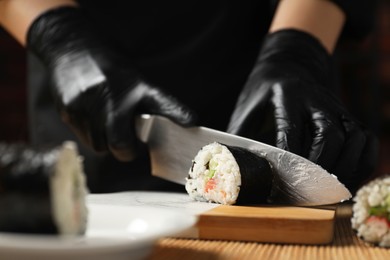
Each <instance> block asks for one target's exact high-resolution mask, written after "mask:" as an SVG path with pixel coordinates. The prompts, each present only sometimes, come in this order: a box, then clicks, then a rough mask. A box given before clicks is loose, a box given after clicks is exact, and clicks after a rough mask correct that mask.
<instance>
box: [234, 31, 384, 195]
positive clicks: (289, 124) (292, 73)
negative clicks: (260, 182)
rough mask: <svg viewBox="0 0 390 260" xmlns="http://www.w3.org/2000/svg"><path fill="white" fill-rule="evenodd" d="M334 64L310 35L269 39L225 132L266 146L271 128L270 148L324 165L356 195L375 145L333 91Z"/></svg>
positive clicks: (276, 34) (373, 159)
mask: <svg viewBox="0 0 390 260" xmlns="http://www.w3.org/2000/svg"><path fill="white" fill-rule="evenodd" d="M330 62H331V59H330V56H329V55H328V53H327V52H326V50H325V49H324V48H323V46H322V45H321V44H320V42H319V41H317V40H316V39H315V38H313V37H312V36H311V35H309V34H307V33H304V32H301V31H297V30H292V29H290V30H281V31H278V32H274V33H272V34H269V35H268V36H267V37H266V38H265V41H264V43H263V47H262V49H261V52H260V55H259V58H258V60H257V62H256V64H255V66H254V69H253V70H252V73H251V74H250V76H249V78H248V81H247V83H246V84H245V86H244V88H243V90H242V92H241V94H240V96H239V99H238V101H237V104H236V107H235V110H234V112H233V115H232V117H231V121H230V123H229V126H228V130H227V131H228V132H230V133H233V134H237V135H242V136H246V137H249V138H253V139H257V140H259V141H264V140H265V138H266V137H267V136H268V135H267V131H266V130H265V128H268V129H269V128H271V129H273V132H274V136H273V138H272V139H273V140H272V141H271V142H269V141H268V143H270V144H272V145H276V146H277V147H279V148H282V149H285V150H288V151H291V152H293V153H296V154H298V155H301V156H303V157H306V158H308V159H309V160H311V161H313V162H315V163H317V164H319V165H321V166H322V167H323V168H325V169H326V170H328V171H329V172H330V173H333V174H335V175H336V176H338V178H339V179H340V180H341V181H342V182H343V183H344V184H345V185H346V186H347V187H348V188H350V189H351V190H352V191H354V190H356V188H357V187H358V185H360V184H361V183H362V181H363V180H364V179H366V178H367V177H368V175H369V174H371V173H372V170H373V168H374V166H375V164H376V159H377V141H376V139H375V138H374V137H373V136H372V135H371V134H370V133H369V132H368V131H367V130H366V129H365V128H364V126H362V124H360V123H359V122H358V121H357V120H356V119H355V118H354V117H353V116H351V115H350V113H348V112H347V110H346V109H345V108H344V107H343V105H342V104H341V102H340V101H339V100H338V99H337V98H336V97H335V96H334V95H333V94H332V93H331V91H330V90H329V87H330V82H329V79H330V78H331V76H330ZM270 119H271V120H270ZM269 122H271V124H269ZM269 125H271V127H270V126H269Z"/></svg>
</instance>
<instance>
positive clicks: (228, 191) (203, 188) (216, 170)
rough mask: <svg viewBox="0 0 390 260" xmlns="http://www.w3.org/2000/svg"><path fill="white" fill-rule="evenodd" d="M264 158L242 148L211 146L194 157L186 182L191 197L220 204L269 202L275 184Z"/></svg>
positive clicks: (218, 144)
mask: <svg viewBox="0 0 390 260" xmlns="http://www.w3.org/2000/svg"><path fill="white" fill-rule="evenodd" d="M273 177H274V176H273V173H272V168H271V166H270V164H269V163H268V161H267V160H266V159H265V158H262V157H259V156H257V155H256V154H254V153H252V152H250V151H248V150H246V149H244V148H240V147H233V146H226V145H223V144H220V143H216V142H214V143H211V144H208V145H206V146H204V147H202V148H201V150H200V151H199V152H198V154H197V155H196V156H195V158H194V160H193V162H192V166H191V169H190V170H189V175H188V178H187V181H186V190H187V192H188V194H189V195H190V197H191V198H193V199H194V200H198V201H209V202H215V203H220V204H255V203H266V202H267V199H268V196H269V195H270V193H271V189H272V184H273Z"/></svg>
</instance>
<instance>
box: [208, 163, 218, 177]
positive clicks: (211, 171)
mask: <svg viewBox="0 0 390 260" xmlns="http://www.w3.org/2000/svg"><path fill="white" fill-rule="evenodd" d="M208 166H209V174H208V175H207V178H208V179H211V178H213V177H214V175H215V172H216V168H217V166H218V163H217V162H216V161H214V160H213V159H211V160H210V161H209V163H208Z"/></svg>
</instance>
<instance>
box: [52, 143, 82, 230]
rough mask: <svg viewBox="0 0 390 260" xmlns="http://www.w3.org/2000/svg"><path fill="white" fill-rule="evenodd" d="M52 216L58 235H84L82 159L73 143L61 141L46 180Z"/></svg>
mask: <svg viewBox="0 0 390 260" xmlns="http://www.w3.org/2000/svg"><path fill="white" fill-rule="evenodd" d="M50 186H51V187H50V188H51V199H52V200H51V203H52V213H53V216H54V221H55V224H56V226H57V228H58V233H59V234H61V235H76V234H82V233H84V232H85V229H86V225H87V215H88V210H87V206H86V195H87V193H88V190H87V188H86V181H85V175H84V171H83V167H82V158H81V157H80V156H79V155H78V151H77V146H76V144H75V143H74V142H71V141H68V142H64V144H63V145H62V147H61V148H60V150H59V153H58V155H57V158H56V163H55V169H54V174H53V176H52V178H51V180H50Z"/></svg>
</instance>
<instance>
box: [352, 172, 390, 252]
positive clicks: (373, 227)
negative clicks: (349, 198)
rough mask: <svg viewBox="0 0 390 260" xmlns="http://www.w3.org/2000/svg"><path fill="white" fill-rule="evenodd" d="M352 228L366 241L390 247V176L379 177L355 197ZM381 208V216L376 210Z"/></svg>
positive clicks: (361, 189) (360, 190)
mask: <svg viewBox="0 0 390 260" xmlns="http://www.w3.org/2000/svg"><path fill="white" fill-rule="evenodd" d="M353 201H354V205H353V207H352V213H353V215H352V219H351V223H352V228H353V229H354V230H356V231H357V235H358V236H359V237H360V238H362V239H363V240H364V241H366V242H369V243H372V244H377V245H379V246H382V247H390V176H386V177H381V178H377V179H375V180H373V181H371V182H369V183H368V184H367V185H364V186H363V187H362V188H360V189H359V190H358V192H357V193H356V196H355V197H354V198H353ZM378 209H380V212H381V214H379V215H381V216H376V215H378V214H375V213H374V212H375V211H378Z"/></svg>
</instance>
